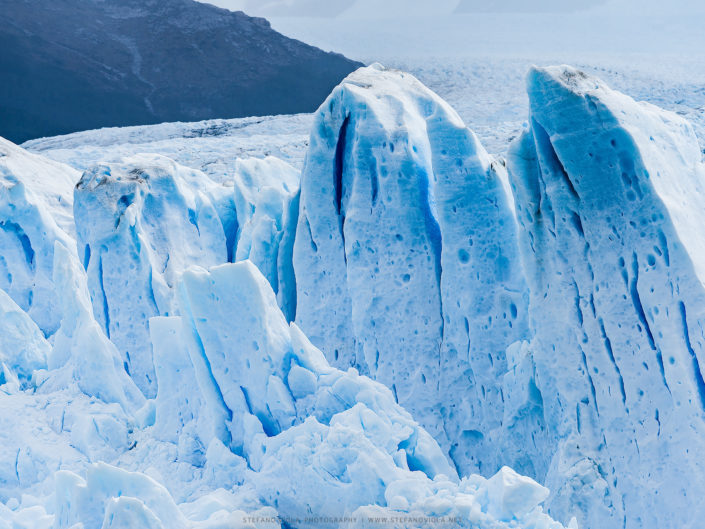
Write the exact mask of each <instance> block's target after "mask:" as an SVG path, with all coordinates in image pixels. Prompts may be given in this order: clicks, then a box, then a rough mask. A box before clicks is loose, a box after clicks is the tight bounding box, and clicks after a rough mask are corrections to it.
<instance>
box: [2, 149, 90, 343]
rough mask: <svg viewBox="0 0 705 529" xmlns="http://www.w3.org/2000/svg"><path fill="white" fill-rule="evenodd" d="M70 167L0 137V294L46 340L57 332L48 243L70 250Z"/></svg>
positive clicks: (76, 175) (51, 254)
mask: <svg viewBox="0 0 705 529" xmlns="http://www.w3.org/2000/svg"><path fill="white" fill-rule="evenodd" d="M79 177H80V175H79V173H78V172H77V171H75V170H74V169H71V168H70V167H68V166H66V165H63V164H61V163H58V162H53V161H51V160H48V159H47V158H44V157H42V156H38V155H35V154H30V153H28V152H27V151H25V150H24V149H22V148H20V147H18V146H16V145H14V144H13V143H11V142H9V141H7V140H5V139H3V138H0V248H2V252H0V254H1V255H0V289H2V290H4V291H5V292H6V293H7V294H8V295H9V296H10V297H11V298H12V299H13V301H14V302H15V303H16V304H17V305H18V306H19V307H20V308H21V309H22V310H23V311H25V312H27V314H29V316H30V317H31V318H32V320H34V322H35V323H36V324H37V325H38V326H39V328H40V329H41V330H42V332H43V333H44V335H45V336H46V337H50V336H51V335H52V334H54V333H55V332H56V330H57V329H58V327H59V317H58V311H57V310H56V308H57V304H58V300H57V298H56V295H55V292H54V285H53V282H52V276H53V264H54V242H55V241H60V242H61V243H62V244H63V245H64V246H65V247H67V248H70V247H72V246H74V245H75V243H74V242H73V239H72V237H71V236H72V234H73V233H74V231H75V230H74V227H73V226H74V223H73V215H72V211H71V207H72V203H73V195H72V192H73V186H74V184H75V183H76V182H77V181H78V178H79Z"/></svg>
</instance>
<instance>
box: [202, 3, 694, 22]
mask: <svg viewBox="0 0 705 529" xmlns="http://www.w3.org/2000/svg"><path fill="white" fill-rule="evenodd" d="M201 1H208V2H210V3H212V4H215V5H218V6H220V7H225V8H227V9H233V10H242V11H245V12H246V13H248V14H251V15H255V16H264V17H268V18H279V17H311V16H314V17H343V18H346V17H353V18H372V19H373V18H380V17H391V16H398V15H416V16H424V15H449V14H453V13H566V12H568V13H570V12H579V11H584V10H595V9H605V10H608V11H609V10H617V11H620V12H622V13H625V12H626V13H634V14H635V15H643V14H673V13H675V14H684V13H700V14H702V13H705V0H201Z"/></svg>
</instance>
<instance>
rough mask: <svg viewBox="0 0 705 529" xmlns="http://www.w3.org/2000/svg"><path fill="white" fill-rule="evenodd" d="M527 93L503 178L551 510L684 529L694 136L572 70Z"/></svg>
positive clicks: (704, 290)
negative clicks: (526, 303) (522, 286)
mask: <svg viewBox="0 0 705 529" xmlns="http://www.w3.org/2000/svg"><path fill="white" fill-rule="evenodd" d="M528 91H529V98H530V125H529V129H528V131H526V132H525V133H524V135H523V136H522V137H521V138H520V139H519V140H518V141H517V142H516V144H515V145H514V146H513V148H512V151H511V155H510V173H511V180H512V185H513V188H514V191H515V196H516V207H517V217H518V219H519V222H520V223H521V225H522V228H523V229H522V236H521V240H522V253H523V259H524V263H525V266H526V269H527V277H528V283H529V287H530V291H531V299H530V318H531V325H532V328H533V330H534V333H535V334H534V337H533V339H532V340H531V343H530V346H529V349H530V351H529V352H528V354H529V355H530V357H531V358H532V359H533V362H534V369H535V372H536V384H537V389H538V390H539V391H540V394H541V397H542V400H543V413H544V417H545V422H546V428H547V431H548V433H549V434H548V436H547V437H546V442H547V445H546V446H545V448H544V455H545V457H546V458H547V461H546V464H547V465H548V475H547V478H546V485H547V486H548V487H549V488H550V489H551V491H552V495H551V497H550V498H549V506H550V509H551V512H552V513H553V514H554V515H556V516H558V517H559V518H562V517H564V516H565V515H566V513H567V512H568V510H569V509H571V508H573V509H575V508H578V509H580V510H582V513H583V514H582V518H583V519H582V521H581V522H582V523H581V526H585V527H608V526H623V527H626V528H628V529H630V528H635V529H636V528H638V527H660V528H677V527H678V528H679V527H696V526H698V525H700V524H701V522H702V519H703V516H705V507H703V504H702V502H701V501H700V500H699V498H701V497H702V495H703V493H704V492H705V478H703V476H705V474H704V473H703V465H704V463H703V460H702V457H701V454H702V453H703V450H704V449H705V446H704V445H705V422H704V407H705V383H704V382H703V370H702V367H701V366H702V365H703V361H704V360H705V357H704V354H705V351H704V347H705V335H704V331H703V328H704V325H705V314H704V312H703V311H704V309H703V307H705V286H704V285H705V268H704V264H703V263H705V243H704V242H703V238H702V237H701V236H700V233H701V227H702V226H703V224H704V223H705V210H703V208H702V204H703V200H705V189H704V187H703V186H704V182H705V171H704V170H703V165H702V164H701V152H700V149H699V147H698V143H697V141H696V138H695V135H694V134H693V131H692V129H691V127H690V126H689V125H688V124H687V123H686V122H685V121H684V120H682V119H681V118H680V117H678V116H676V115H674V114H671V113H668V112H664V111H662V110H660V109H658V108H656V107H653V106H651V105H648V104H645V103H637V102H635V101H633V100H632V99H630V98H629V97H627V96H624V95H622V94H619V93H617V92H615V91H612V90H611V89H609V88H608V87H607V86H605V84H604V83H602V82H601V81H599V80H597V79H594V78H592V77H589V76H587V75H585V74H584V73H582V72H580V71H577V70H575V69H572V68H570V67H565V66H563V67H551V68H535V69H533V70H532V71H531V72H530V74H529V76H528ZM686 476H687V477H686Z"/></svg>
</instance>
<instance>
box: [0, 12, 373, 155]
mask: <svg viewBox="0 0 705 529" xmlns="http://www.w3.org/2000/svg"><path fill="white" fill-rule="evenodd" d="M0 10H1V11H2V13H3V18H4V23H3V24H2V26H1V27H0V50H2V51H0V76H1V77H2V79H3V82H2V83H0V136H3V137H6V138H8V139H10V140H12V141H14V142H23V141H26V140H28V139H32V138H37V137H42V136H52V135H57V134H65V133H69V132H74V131H78V130H86V129H92V128H99V127H104V126H126V125H143V124H151V123H159V122H163V121H194V120H202V119H209V118H234V117H243V116H251V115H271V114H283V113H296V112H309V111H313V110H315V109H316V108H317V107H318V105H319V104H320V103H321V102H322V101H323V100H324V99H325V97H326V96H327V95H328V93H329V92H330V91H331V90H332V88H333V87H334V86H335V85H336V84H337V83H338V82H339V81H340V80H341V79H342V78H343V77H345V76H346V75H347V74H348V73H350V72H351V71H353V70H355V69H356V68H357V67H358V66H360V64H359V63H356V62H354V61H351V60H349V59H347V58H345V57H343V56H342V55H339V54H335V53H326V52H323V51H321V50H319V49H318V48H314V47H312V46H309V45H307V44H304V43H302V42H299V41H296V40H293V39H290V38H287V37H285V36H283V35H281V34H279V33H277V32H276V31H274V30H273V29H272V28H271V26H270V24H269V22H267V21H266V20H264V19H261V18H253V17H250V16H247V15H245V14H244V13H242V12H231V11H227V10H225V9H220V8H218V7H215V6H212V5H208V4H202V3H198V2H195V1H192V0H56V1H53V2H44V1H42V0H0Z"/></svg>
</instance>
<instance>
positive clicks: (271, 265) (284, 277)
mask: <svg viewBox="0 0 705 529" xmlns="http://www.w3.org/2000/svg"><path fill="white" fill-rule="evenodd" d="M299 177H300V172H299V171H297V170H296V169H294V168H293V167H291V166H290V165H289V164H287V163H286V162H283V161H282V160H280V159H278V158H275V157H273V156H268V157H266V158H264V159H258V158H246V159H238V160H237V161H236V162H235V179H234V184H235V187H234V203H235V210H236V211H237V225H238V232H237V242H236V244H235V246H236V250H235V261H243V260H245V259H249V260H250V261H251V262H252V263H254V264H255V265H256V266H257V267H258V268H259V269H260V271H261V272H262V274H264V277H266V278H267V280H268V281H269V283H270V285H272V288H273V289H274V292H275V293H276V295H277V301H278V302H279V306H280V307H281V308H282V311H283V312H284V314H285V316H286V317H287V319H288V320H292V319H293V317H294V314H295V311H296V280H295V278H294V272H293V268H292V263H291V260H292V246H293V238H294V234H295V231H296V221H297V216H298V193H299Z"/></svg>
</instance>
